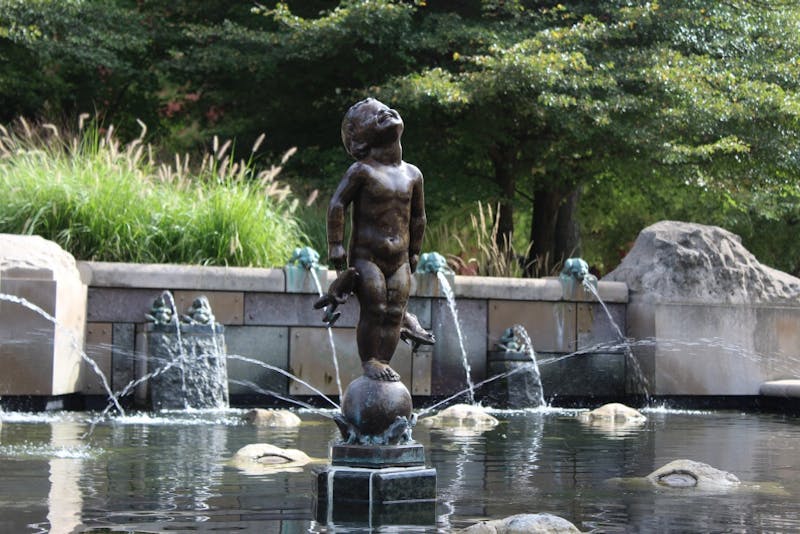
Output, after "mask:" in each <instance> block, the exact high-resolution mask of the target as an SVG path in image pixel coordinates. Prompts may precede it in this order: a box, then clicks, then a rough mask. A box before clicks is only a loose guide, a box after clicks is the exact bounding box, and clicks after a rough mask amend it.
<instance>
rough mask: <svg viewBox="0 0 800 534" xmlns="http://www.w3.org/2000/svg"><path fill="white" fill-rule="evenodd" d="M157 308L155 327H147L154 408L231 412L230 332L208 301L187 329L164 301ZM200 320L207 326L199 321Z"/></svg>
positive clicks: (196, 307)
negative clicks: (227, 334)
mask: <svg viewBox="0 0 800 534" xmlns="http://www.w3.org/2000/svg"><path fill="white" fill-rule="evenodd" d="M156 303H157V304H156V305H154V309H153V310H152V311H153V315H150V316H148V317H149V318H151V319H153V320H154V321H153V322H152V323H148V324H146V325H145V336H146V338H147V343H146V346H147V368H148V373H152V377H151V378H150V380H149V393H150V406H151V407H152V408H153V409H154V410H184V409H186V408H194V409H204V408H227V407H228V405H229V403H228V364H227V354H226V349H225V336H224V332H225V327H224V326H222V325H221V324H219V323H217V322H215V321H214V315H213V314H212V313H211V308H210V307H209V306H208V299H206V298H205V297H200V298H198V299H196V300H195V304H193V309H194V310H195V311H194V313H193V314H192V316H189V317H184V320H185V321H188V322H182V323H178V321H174V320H171V319H172V317H171V314H170V313H169V312H168V311H167V310H166V309H165V308H163V301H162V302H161V304H158V303H159V300H157V301H156ZM198 304H199V305H198ZM159 306H161V307H159ZM198 310H199V313H198ZM190 311H191V310H190ZM160 314H164V315H160ZM198 315H201V316H202V317H203V319H202V320H201V321H198V320H195V319H194V318H193V317H197V316H198Z"/></svg>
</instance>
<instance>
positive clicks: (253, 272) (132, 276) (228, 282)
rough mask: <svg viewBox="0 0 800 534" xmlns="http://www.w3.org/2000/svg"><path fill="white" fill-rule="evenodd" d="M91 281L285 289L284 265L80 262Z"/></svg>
mask: <svg viewBox="0 0 800 534" xmlns="http://www.w3.org/2000/svg"><path fill="white" fill-rule="evenodd" d="M79 266H80V268H81V271H82V272H83V273H84V277H87V278H88V279H89V282H88V283H89V285H91V286H93V287H98V288H100V287H103V288H142V289H162V290H163V289H173V290H177V289H191V290H205V289H209V290H215V291H266V292H271V291H274V292H283V291H284V290H285V280H284V274H283V269H261V268H253V267H208V266H198V265H171V264H139V263H114V262H79Z"/></svg>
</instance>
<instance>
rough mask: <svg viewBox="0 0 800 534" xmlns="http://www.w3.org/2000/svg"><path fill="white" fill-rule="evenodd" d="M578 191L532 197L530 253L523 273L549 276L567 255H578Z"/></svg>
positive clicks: (550, 191)
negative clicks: (576, 215)
mask: <svg viewBox="0 0 800 534" xmlns="http://www.w3.org/2000/svg"><path fill="white" fill-rule="evenodd" d="M579 196H580V195H579V189H578V187H576V186H571V189H570V190H568V191H563V190H560V189H546V190H545V189H540V190H538V191H536V192H535V193H534V196H533V217H532V218H531V221H532V222H531V234H530V235H531V243H532V245H531V250H530V252H529V254H528V258H527V264H528V268H527V269H526V272H527V273H528V274H529V275H531V276H533V275H536V276H548V275H550V274H553V273H552V272H551V271H552V270H553V269H554V268H555V267H557V266H558V265H559V264H561V263H562V262H563V261H564V260H565V259H567V258H569V257H570V256H577V255H580V231H579V228H578V221H577V219H576V217H575V214H576V211H577V207H578V199H579Z"/></svg>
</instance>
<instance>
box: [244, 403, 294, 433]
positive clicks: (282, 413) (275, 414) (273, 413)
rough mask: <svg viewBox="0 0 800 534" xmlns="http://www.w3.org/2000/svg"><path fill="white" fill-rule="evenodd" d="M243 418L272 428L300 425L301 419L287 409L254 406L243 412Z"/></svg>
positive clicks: (251, 422)
mask: <svg viewBox="0 0 800 534" xmlns="http://www.w3.org/2000/svg"><path fill="white" fill-rule="evenodd" d="M243 419H244V420H245V421H247V422H248V423H250V424H253V425H256V426H266V427H274V428H294V427H297V426H300V423H302V420H301V419H300V418H299V417H297V415H295V414H293V413H292V412H290V411H289V410H265V409H263V408H255V409H253V410H250V411H249V412H247V413H246V414H244V417H243Z"/></svg>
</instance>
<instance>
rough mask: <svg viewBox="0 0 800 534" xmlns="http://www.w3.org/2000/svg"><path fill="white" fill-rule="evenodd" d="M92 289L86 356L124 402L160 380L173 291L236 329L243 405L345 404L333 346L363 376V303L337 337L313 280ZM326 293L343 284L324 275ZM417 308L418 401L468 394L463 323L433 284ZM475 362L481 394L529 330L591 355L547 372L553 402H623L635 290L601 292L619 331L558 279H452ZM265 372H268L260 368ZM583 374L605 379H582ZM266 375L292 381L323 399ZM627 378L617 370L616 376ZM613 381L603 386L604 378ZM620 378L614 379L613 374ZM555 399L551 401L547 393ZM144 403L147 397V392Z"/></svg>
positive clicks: (100, 267)
mask: <svg viewBox="0 0 800 534" xmlns="http://www.w3.org/2000/svg"><path fill="white" fill-rule="evenodd" d="M80 269H81V271H82V273H83V276H84V278H85V279H86V280H88V283H89V291H88V305H87V318H88V322H87V328H86V332H87V340H86V349H87V353H88V354H90V355H91V356H92V358H94V359H95V360H96V361H97V362H98V364H99V365H100V368H101V369H102V370H103V371H104V373H106V375H107V376H109V377H110V385H111V388H112V389H113V390H114V391H119V390H120V389H121V388H122V387H124V386H125V385H126V384H128V383H129V382H130V381H131V380H132V379H134V378H138V377H140V376H142V375H143V374H144V373H145V372H147V371H148V370H149V371H152V370H153V368H154V367H153V363H152V362H150V364H149V365H148V363H147V362H146V361H145V360H144V351H143V347H144V337H143V325H144V324H145V321H146V319H145V313H147V312H148V311H149V310H150V308H151V306H152V304H153V301H154V300H155V299H156V297H158V296H159V295H161V294H162V293H163V292H164V291H170V292H171V293H172V295H173V297H174V300H175V303H176V306H177V308H178V310H179V311H181V312H185V310H186V309H187V308H188V307H189V305H190V304H191V302H192V300H193V299H194V298H195V297H196V296H198V295H201V294H202V295H205V296H207V297H208V299H209V302H210V304H211V308H212V310H213V312H214V315H215V316H216V320H217V321H218V322H220V323H221V324H223V325H224V326H225V341H226V345H227V352H228V355H229V361H228V375H229V380H230V392H231V395H232V397H233V398H234V400H235V398H236V396H237V395H248V394H256V393H263V392H267V391H270V392H275V393H277V394H279V395H284V396H287V395H288V396H305V395H314V394H316V393H315V391H314V389H316V390H317V391H319V392H322V393H324V394H326V395H329V396H337V395H338V394H339V386H338V385H337V381H336V372H335V366H334V362H333V358H332V352H331V340H332V341H333V345H334V347H335V349H336V353H337V355H338V362H339V375H340V377H341V382H342V387H343V388H346V387H347V384H349V382H350V381H351V380H352V379H354V378H356V377H357V376H359V375H360V373H361V371H360V360H359V359H358V356H357V350H356V340H355V327H356V322H357V317H358V305H357V301H356V299H355V298H354V299H352V300H351V301H349V302H348V303H347V304H345V305H344V306H342V307H341V308H340V310H341V311H342V316H341V317H340V318H339V320H338V321H337V323H336V325H335V327H334V328H332V329H331V332H330V334H331V335H330V337H329V333H328V329H327V328H325V327H324V324H323V323H322V320H321V319H322V311H321V310H315V309H313V303H314V301H315V300H316V299H317V289H316V283H315V282H314V281H313V278H312V277H311V276H310V275H309V274H308V273H307V272H306V271H304V270H302V269H299V268H294V267H287V268H286V269H243V268H226V267H193V266H177V265H138V264H119V263H102V262H82V263H80ZM316 274H317V278H318V279H319V282H320V285H321V287H322V288H323V289H327V286H328V284H329V283H330V281H331V280H333V279H334V277H335V273H334V272H332V271H331V272H327V271H324V270H318V271H317V273H316ZM415 277H416V279H415V290H414V292H413V293H412V297H411V299H410V301H409V308H410V310H411V311H412V312H413V313H415V314H416V315H417V317H418V319H419V320H420V323H421V324H422V326H423V327H425V328H427V329H431V330H433V332H434V334H435V335H436V338H437V343H436V345H435V346H433V347H422V348H421V349H420V350H419V351H418V352H417V353H416V354H412V352H411V350H410V347H408V346H407V345H405V344H403V343H401V344H400V345H399V346H398V349H397V352H396V354H395V356H394V358H393V359H392V366H393V367H394V368H395V369H396V370H397V371H398V372H399V373H400V374H401V376H402V377H403V381H404V382H405V384H406V386H407V387H408V388H409V390H410V391H411V392H412V394H414V395H415V396H423V397H424V396H433V397H443V396H447V395H451V394H453V393H456V392H458V391H460V390H462V389H464V388H466V387H467V380H466V374H465V371H464V364H463V360H464V356H463V355H462V352H461V345H460V344H459V340H458V336H457V335H456V329H455V327H454V322H453V321H454V319H453V315H452V312H451V310H450V308H449V306H448V304H447V301H446V299H445V298H444V295H443V293H442V291H441V289H440V288H439V281H438V280H437V279H436V277H435V276H433V275H415ZM451 283H452V284H453V285H454V287H455V295H456V306H457V314H458V317H459V321H460V325H461V331H462V335H463V346H464V351H465V353H466V359H467V361H468V363H469V365H470V368H471V373H472V375H471V378H472V381H473V382H476V383H477V382H479V381H481V380H483V379H485V378H486V377H487V373H488V372H489V370H488V367H487V353H488V351H490V350H493V349H494V346H495V344H496V343H497V341H498V339H499V337H500V336H501V335H502V333H503V330H505V329H506V328H508V327H509V326H512V325H514V324H521V325H523V326H524V327H525V328H526V330H527V331H528V332H529V333H530V335H531V338H532V339H533V344H534V348H535V349H536V351H537V353H538V354H539V358H540V359H542V360H544V361H547V360H548V359H549V360H556V359H557V358H558V357H561V356H564V355H565V354H568V353H572V352H575V351H576V350H582V351H585V353H583V354H579V355H576V356H572V357H570V358H567V359H563V360H557V361H556V362H555V363H553V364H552V365H550V364H547V363H545V364H544V365H543V367H542V375H543V379H544V380H545V381H547V382H548V383H549V385H548V386H546V389H545V393H546V395H548V396H549V395H559V394H561V395H591V394H593V388H594V389H597V390H598V391H602V392H603V393H604V394H605V393H610V394H621V393H623V391H624V386H623V388H622V389H620V388H619V383H621V382H622V381H623V377H617V376H613V377H611V376H610V375H612V374H613V372H616V370H617V368H624V365H623V363H622V361H623V359H624V355H623V354H622V352H621V351H620V350H611V349H608V348H606V347H604V345H603V343H606V344H613V343H615V342H617V341H618V333H617V331H616V328H617V327H618V328H621V329H622V331H625V325H624V320H625V302H626V300H627V288H626V287H625V285H624V284H619V283H600V284H599V286H600V294H601V296H602V297H603V298H604V300H606V302H607V305H608V307H609V309H610V310H611V313H612V315H613V316H614V320H615V321H616V322H617V326H616V327H613V326H612V325H611V323H610V322H609V320H608V318H607V317H606V314H605V312H604V311H603V310H602V308H601V306H600V305H599V304H597V303H596V302H594V297H592V296H591V295H590V294H588V293H583V291H580V292H575V293H574V294H571V295H564V294H563V290H562V286H561V284H560V282H559V281H558V280H557V279H555V278H553V279H537V280H520V279H495V278H483V277H480V278H478V277H462V276H456V277H451ZM258 362H261V364H263V365H260V364H259V363H258ZM573 364H575V365H577V366H578V367H581V368H588V369H589V370H591V371H593V372H594V374H595V375H596V376H594V377H585V376H580V377H579V376H575V374H574V373H573V372H572V370H571V367H572V366H573ZM267 366H272V367H277V368H279V369H283V370H286V371H288V372H290V373H292V374H294V375H295V376H297V377H298V378H300V379H301V380H303V381H305V382H307V384H309V385H310V386H313V388H314V389H312V388H310V387H308V385H304V384H302V383H300V382H298V381H295V380H291V379H289V378H287V377H286V376H285V375H283V374H281V373H280V372H277V371H275V370H273V369H270V368H269V367H267ZM615 366H616V367H615ZM598 369H599V370H601V371H608V374H609V376H601V375H602V373H600V374H598V373H599V371H597V370H598ZM612 371H613V372H612ZM548 390H549V391H548ZM84 393H86V394H98V395H99V394H102V387H101V384H100V383H99V380H93V379H90V380H87V381H86V384H85V386H84ZM137 396H138V399H139V401H140V402H141V401H143V400H144V398H145V396H146V385H145V386H144V387H140V388H139V390H138V391H137Z"/></svg>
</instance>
